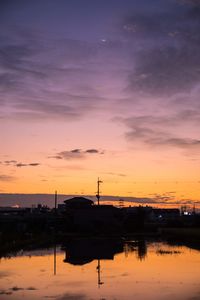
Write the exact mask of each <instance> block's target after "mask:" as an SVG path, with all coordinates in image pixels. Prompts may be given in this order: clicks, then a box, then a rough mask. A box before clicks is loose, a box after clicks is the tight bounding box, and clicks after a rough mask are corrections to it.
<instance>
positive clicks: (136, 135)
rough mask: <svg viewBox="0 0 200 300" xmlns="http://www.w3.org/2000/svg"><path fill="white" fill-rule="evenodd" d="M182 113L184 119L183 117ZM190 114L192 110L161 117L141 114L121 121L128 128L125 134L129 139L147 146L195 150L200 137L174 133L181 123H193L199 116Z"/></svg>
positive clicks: (199, 143) (199, 142)
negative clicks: (188, 112)
mask: <svg viewBox="0 0 200 300" xmlns="http://www.w3.org/2000/svg"><path fill="white" fill-rule="evenodd" d="M184 115H185V119H183V116H184ZM195 115H196V114H195V113H194V116H195ZM192 116H193V113H192V112H191V114H187V113H186V112H183V113H180V114H174V115H168V116H163V117H162V116H149V115H143V116H139V117H132V118H127V119H122V122H123V123H124V124H125V125H126V126H127V127H128V128H129V131H127V132H126V134H125V135H126V138H127V139H128V140H129V141H132V142H140V143H144V144H146V145H149V146H163V147H166V146H169V147H170V146H173V147H178V148H182V149H190V150H195V149H199V148H200V137H199V138H192V137H190V136H187V135H188V134H184V132H183V133H182V132H181V133H179V134H178V133H176V132H178V131H179V130H180V129H181V127H182V126H183V125H185V124H186V125H187V124H189V125H190V124H193V122H196V121H197V120H198V118H199V117H197V119H195V118H194V119H193V118H192ZM198 121H199V120H198ZM175 129H176V130H175ZM181 131H182V130H181ZM191 153H192V152H191Z"/></svg>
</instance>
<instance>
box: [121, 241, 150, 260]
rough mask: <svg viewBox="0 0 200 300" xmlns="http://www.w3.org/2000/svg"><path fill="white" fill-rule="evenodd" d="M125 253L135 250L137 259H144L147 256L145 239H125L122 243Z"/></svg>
mask: <svg viewBox="0 0 200 300" xmlns="http://www.w3.org/2000/svg"><path fill="white" fill-rule="evenodd" d="M124 251H125V255H126V256H128V254H129V253H131V252H136V254H137V258H138V259H139V260H144V259H145V258H146V256H147V243H146V241H145V240H138V241H127V242H126V243H125V245H124Z"/></svg>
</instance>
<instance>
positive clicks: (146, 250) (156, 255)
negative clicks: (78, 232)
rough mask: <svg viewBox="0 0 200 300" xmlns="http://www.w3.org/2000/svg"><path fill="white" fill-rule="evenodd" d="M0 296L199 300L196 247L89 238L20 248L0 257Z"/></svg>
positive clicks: (64, 299) (199, 257)
mask: <svg viewBox="0 0 200 300" xmlns="http://www.w3.org/2000/svg"><path fill="white" fill-rule="evenodd" d="M0 299H3V300H4V299H15V300H18V299H19V300H20V299H26V300H33V299H56V300H78V299H80V300H86V299H89V300H92V299H93V300H97V299H98V300H125V299H126V300H147V299H148V300H164V299H166V300H167V299H173V300H200V251H199V250H195V249H190V248H189V247H186V246H178V245H169V244H167V243H164V242H152V241H148V242H147V241H144V240H141V241H137V240H130V241H126V242H121V241H120V242H119V241H115V240H113V241H111V240H100V241H99V240H89V239H88V240H85V239H82V240H72V241H69V242H68V243H66V244H64V245H62V246H56V247H55V246H54V247H52V248H50V249H37V250H34V251H33V250H32V251H22V250H21V251H19V252H18V253H16V254H15V255H9V256H8V257H3V258H1V260H0Z"/></svg>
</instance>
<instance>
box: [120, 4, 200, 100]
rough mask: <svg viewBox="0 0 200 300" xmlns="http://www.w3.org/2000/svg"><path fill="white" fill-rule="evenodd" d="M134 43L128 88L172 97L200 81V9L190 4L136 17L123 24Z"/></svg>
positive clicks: (188, 89)
mask: <svg viewBox="0 0 200 300" xmlns="http://www.w3.org/2000/svg"><path fill="white" fill-rule="evenodd" d="M123 30H124V33H125V34H127V35H128V38H129V39H130V41H133V42H134V43H135V50H134V51H133V71H132V73H130V76H129V86H128V89H130V90H132V91H137V92H138V93H146V94H151V95H154V96H156V95H162V96H170V95H173V94H175V93H178V92H182V91H190V90H191V89H192V88H193V87H194V86H195V85H197V84H199V81H200V36H199V31H200V10H199V7H192V8H190V7H189V6H187V5H183V6H179V5H177V4H174V6H173V7H171V8H170V6H169V8H168V9H166V10H165V11H160V10H157V11H155V12H154V13H152V14H149V13H148V12H147V13H146V14H145V15H144V13H143V14H140V15H138V14H137V15H133V16H131V17H129V18H127V20H126V21H125V23H124V25H123Z"/></svg>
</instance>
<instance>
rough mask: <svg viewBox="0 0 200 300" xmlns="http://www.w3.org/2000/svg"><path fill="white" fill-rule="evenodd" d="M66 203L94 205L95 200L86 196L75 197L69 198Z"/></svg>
mask: <svg viewBox="0 0 200 300" xmlns="http://www.w3.org/2000/svg"><path fill="white" fill-rule="evenodd" d="M64 203H65V204H67V205H71V204H80V205H92V204H94V202H93V201H92V200H90V199H87V198H85V197H73V198H71V199H67V200H65V201H64Z"/></svg>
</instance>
